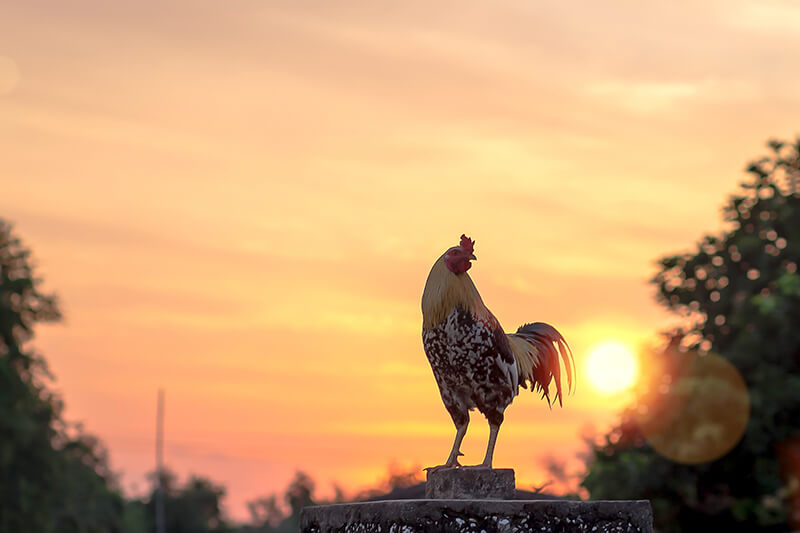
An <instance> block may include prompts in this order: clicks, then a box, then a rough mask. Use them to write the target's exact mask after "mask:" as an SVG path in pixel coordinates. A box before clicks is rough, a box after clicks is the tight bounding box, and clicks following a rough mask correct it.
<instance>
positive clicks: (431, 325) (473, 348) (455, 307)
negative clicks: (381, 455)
mask: <svg viewBox="0 0 800 533" xmlns="http://www.w3.org/2000/svg"><path fill="white" fill-rule="evenodd" d="M474 245H475V242H474V241H472V240H471V239H469V238H468V237H467V236H466V235H462V236H461V243H460V244H459V246H454V247H452V248H450V249H449V250H447V251H446V252H445V253H444V254H443V255H442V256H441V257H440V258H439V259H438V260H437V261H436V263H434V265H433V268H431V272H430V274H428V280H427V281H426V282H425V290H424V292H423V293H422V343H423V345H424V347H425V354H426V355H427V356H428V361H429V362H430V364H431V368H432V369H433V376H434V378H435V379H436V384H437V385H438V386H439V392H440V393H441V395H442V401H443V402H444V406H445V408H446V409H447V412H448V413H450V416H451V418H452V419H453V423H454V424H455V426H456V438H455V441H454V442H453V448H452V450H451V451H450V455H449V456H448V458H447V461H446V462H445V463H444V464H443V465H439V466H435V467H431V468H429V469H427V470H439V469H444V468H458V467H460V466H461V465H460V464H459V462H458V457H459V456H460V455H462V453H461V451H460V448H461V442H462V440H463V439H464V435H465V434H466V432H467V425H468V424H469V411H470V410H472V409H475V408H477V409H478V410H479V411H480V412H481V413H483V415H484V416H485V417H486V419H487V420H488V421H489V443H488V445H487V447H486V456H485V457H484V459H483V463H481V464H480V465H477V466H478V467H485V468H491V467H492V456H493V455H494V447H495V443H496V441H497V433H498V431H499V430H500V424H502V423H503V413H504V412H505V410H506V408H507V407H508V406H509V405H510V404H511V402H512V401H513V400H514V397H515V396H516V395H517V393H518V392H519V387H523V388H527V387H528V386H530V388H531V391H533V390H536V391H538V392H541V393H542V398H546V399H547V403H548V405H551V398H550V383H551V382H554V384H555V397H554V398H553V399H552V401H555V400H558V404H559V405H561V403H562V402H561V399H562V394H563V393H562V387H561V361H563V363H564V369H565V371H566V374H567V390H568V391H571V390H572V378H573V373H574V369H575V363H574V360H573V357H572V351H571V350H570V348H569V345H568V344H567V342H566V340H564V337H562V336H561V334H560V333H559V332H558V331H556V329H555V328H554V327H553V326H550V325H549V324H545V323H543V322H534V323H532V324H525V325H524V326H521V327H520V328H519V329H518V330H517V332H516V333H508V334H507V333H504V332H503V328H502V327H501V326H500V322H498V320H497V318H495V316H494V315H493V314H492V312H491V311H489V309H488V308H487V307H486V305H484V303H483V300H482V299H481V296H480V294H478V289H476V288H475V284H474V283H473V282H472V279H471V278H470V277H469V274H467V270H469V269H470V267H471V266H472V263H471V262H470V261H475V260H476V259H477V258H476V257H475V254H474ZM559 355H560V357H559Z"/></svg>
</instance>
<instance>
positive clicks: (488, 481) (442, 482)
mask: <svg viewBox="0 0 800 533" xmlns="http://www.w3.org/2000/svg"><path fill="white" fill-rule="evenodd" d="M514 489H515V485H514V470H512V469H511V468H472V467H470V468H449V469H444V470H432V471H429V472H428V480H427V483H425V497H426V498H430V499H444V500H480V499H489V500H513V499H514Z"/></svg>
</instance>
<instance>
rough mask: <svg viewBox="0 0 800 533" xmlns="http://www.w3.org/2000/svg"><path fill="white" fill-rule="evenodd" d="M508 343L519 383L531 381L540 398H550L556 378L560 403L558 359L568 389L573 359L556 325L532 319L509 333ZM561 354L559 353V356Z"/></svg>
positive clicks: (523, 384) (573, 363)
mask: <svg viewBox="0 0 800 533" xmlns="http://www.w3.org/2000/svg"><path fill="white" fill-rule="evenodd" d="M508 343H509V344H510V345H511V351H512V352H513V354H514V359H516V361H517V370H518V373H519V383H520V385H522V386H523V387H525V388H527V387H526V385H525V382H526V381H528V382H530V384H531V390H532V391H533V390H536V391H539V392H541V393H542V397H543V398H547V403H548V405H549V404H550V403H551V400H550V381H551V380H552V381H555V385H556V398H555V399H557V400H558V405H561V397H562V391H561V363H562V361H563V363H564V370H565V371H566V373H567V390H568V391H570V392H571V391H572V390H573V387H572V381H573V374H574V372H575V360H574V358H573V357H572V350H571V349H570V347H569V345H568V344H567V341H566V340H564V337H563V336H562V335H561V333H559V332H558V331H557V330H556V328H554V327H553V326H551V325H550V324H545V323H544V322H534V323H533V324H525V325H524V326H521V327H520V328H519V329H518V330H517V332H516V333H509V334H508ZM559 355H560V357H559Z"/></svg>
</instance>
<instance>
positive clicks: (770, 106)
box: [0, 0, 800, 518]
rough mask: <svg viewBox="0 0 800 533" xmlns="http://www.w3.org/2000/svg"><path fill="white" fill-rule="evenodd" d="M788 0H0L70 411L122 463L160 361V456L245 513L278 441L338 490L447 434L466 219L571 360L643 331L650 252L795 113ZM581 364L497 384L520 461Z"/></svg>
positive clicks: (535, 445)
mask: <svg viewBox="0 0 800 533" xmlns="http://www.w3.org/2000/svg"><path fill="white" fill-rule="evenodd" d="M798 27H800V7H798V6H797V4H796V3H792V2H788V1H787V2H776V1H773V2H769V1H752V2H737V1H726V2H705V3H703V6H702V7H697V6H696V5H695V4H694V3H685V2H678V3H674V2H673V3H657V4H656V3H651V2H648V3H640V2H623V1H619V2H603V3H598V2H589V1H586V2H578V3H562V2H531V1H528V0H525V1H510V0H508V1H496V2H473V1H466V2H465V1H462V0H459V1H438V2H423V1H404V2H393V3H387V2H374V1H364V0H361V1H354V2H327V1H323V0H306V1H296V0H293V1H284V2H280V1H275V2H255V1H240V2H236V3H235V4H223V3H219V2H212V1H211V0H193V1H184V2H170V3H167V4H165V3H162V2H151V1H140V2H124V3H123V2H103V1H100V0H83V1H78V2H68V3H67V2H56V1H52V2H38V1H31V2H18V3H17V4H16V5H13V4H12V5H8V4H6V5H4V6H3V7H0V180H1V181H0V184H1V188H0V216H2V217H4V218H7V219H9V220H11V221H12V222H14V223H15V224H16V228H17V232H18V233H19V234H20V235H21V236H22V237H23V238H24V239H25V241H26V243H27V244H28V245H29V246H31V247H32V248H33V249H34V252H35V256H36V258H37V261H38V264H39V268H40V273H41V274H42V276H43V277H44V278H45V280H46V285H45V286H46V287H47V288H50V289H53V290H56V291H57V292H58V293H59V295H60V297H61V301H62V306H63V308H64V311H65V316H66V320H65V321H64V324H63V325H60V326H48V327H46V328H42V329H41V330H40V335H39V338H38V340H37V343H36V344H37V346H38V347H39V348H40V350H41V351H42V352H43V353H44V355H45V356H46V358H47V359H48V361H49V362H50V365H51V367H52V370H53V372H54V374H55V376H56V378H57V381H56V383H55V386H56V387H57V389H58V390H59V391H61V393H62V394H63V395H64V398H65V401H66V404H67V416H68V417H69V418H70V419H71V420H80V421H83V422H84V423H85V426H86V429H87V430H88V431H90V432H92V433H95V434H97V435H99V436H100V437H101V438H102V439H103V440H104V441H105V443H106V444H107V445H108V447H109V449H110V452H111V461H112V465H113V467H114V468H115V469H117V470H119V471H121V472H123V473H124V475H123V477H122V480H123V485H124V486H125V487H126V488H128V489H132V490H139V491H141V490H143V489H144V488H145V487H146V483H145V481H144V477H143V476H144V473H145V472H147V471H149V470H151V469H152V468H153V458H154V453H153V447H154V444H153V426H154V414H155V398H156V390H157V388H158V387H159V386H160V385H163V386H164V387H165V388H166V396H167V448H166V457H167V461H168V463H169V465H170V466H172V467H173V468H174V469H176V470H177V471H178V472H179V473H180V474H181V475H185V474H187V473H189V472H197V473H201V474H206V475H209V476H210V477H212V478H213V479H214V480H216V481H218V482H221V483H224V484H225V485H226V486H227V487H228V490H229V495H230V496H229V498H228V504H229V505H228V509H229V512H230V513H231V514H232V515H233V516H235V517H238V518H242V517H245V516H246V512H245V508H244V505H243V502H244V501H245V500H246V499H248V498H253V497H256V496H259V495H263V494H266V493H269V492H272V491H275V490H281V489H282V488H283V487H284V486H285V484H286V483H287V481H288V480H289V478H290V477H291V475H292V473H293V471H294V469H296V468H303V469H305V470H307V471H308V472H309V473H311V474H312V476H314V477H315V479H317V480H318V483H319V485H320V489H321V492H322V493H329V492H330V483H331V482H332V481H334V480H337V481H339V482H340V483H341V484H342V485H344V486H345V487H346V488H347V489H350V490H354V489H357V488H359V487H363V486H365V485H368V484H370V483H372V482H374V481H376V480H377V479H379V478H380V477H381V476H382V475H383V473H384V472H385V471H386V468H387V466H388V464H389V463H390V462H392V461H396V462H398V463H399V464H401V465H410V464H419V465H423V466H425V465H431V464H438V463H440V462H441V461H443V460H444V459H445V457H446V455H447V453H448V451H449V447H450V445H451V442H452V437H453V428H452V425H451V422H450V420H449V417H448V415H447V413H446V411H445V410H444V408H443V406H442V405H441V400H440V399H439V397H438V392H437V390H436V386H435V384H434V381H433V378H432V376H431V373H430V369H429V367H428V364H427V361H426V359H425V356H424V353H423V351H422V346H421V341H420V323H421V313H420V310H419V298H420V295H421V292H422V287H423V283H424V281H425V277H426V276H427V273H428V270H429V268H430V266H431V264H432V263H433V262H434V261H435V260H436V258H437V257H438V256H439V255H440V254H441V253H442V252H443V251H444V250H445V249H446V248H448V247H449V246H452V245H454V244H455V243H456V242H457V239H458V236H459V235H461V233H462V232H466V233H467V234H468V235H470V236H471V237H472V238H474V239H475V240H476V241H477V245H476V253H477V255H478V257H479V258H480V260H479V261H478V262H477V263H476V264H475V266H474V268H473V269H472V271H471V274H472V276H473V279H474V280H475V282H476V284H477V286H478V288H479V290H480V291H481V294H482V296H483V298H484V300H485V302H486V303H487V305H488V306H489V307H490V308H491V309H492V310H493V311H494V313H495V314H496V315H497V316H498V318H499V319H500V321H501V323H503V324H504V326H505V327H506V329H509V330H511V329H514V328H516V327H517V326H518V325H519V324H520V323H522V322H525V321H536V320H543V321H547V322H550V323H552V324H554V325H556V326H557V327H558V328H559V329H560V330H561V331H562V332H563V333H564V335H565V336H566V337H567V339H568V340H569V341H570V343H571V344H572V346H573V348H574V350H575V354H576V360H577V363H578V365H579V368H580V369H582V368H583V367H584V364H585V360H586V356H587V353H588V350H589V349H590V348H591V347H592V346H593V345H595V344H597V343H598V342H602V341H603V340H620V341H623V342H627V343H631V344H634V345H635V344H636V343H639V342H642V341H646V340H648V339H652V338H653V336H654V334H655V333H656V332H657V331H658V330H659V329H661V328H663V327H664V326H665V325H667V324H669V323H670V320H671V318H670V317H668V316H667V315H666V314H665V313H664V312H663V311H661V310H660V309H659V308H658V307H657V305H656V304H655V303H654V301H653V291H652V290H651V288H650V287H648V286H647V283H646V280H647V279H648V278H649V277H650V276H651V275H652V274H653V272H654V266H653V260H654V259H656V258H657V257H659V256H660V255H662V254H664V253H667V252H670V251H677V250H681V249H685V248H687V247H688V246H690V245H691V244H692V243H693V242H695V240H696V239H697V238H698V237H699V235H700V234H701V232H702V231H704V230H713V229H716V228H719V227H720V222H719V218H720V217H719V207H720V206H721V205H722V202H723V199H724V196H725V194H727V193H729V192H731V191H733V190H734V189H735V187H736V183H737V182H738V181H739V180H741V179H742V178H743V174H742V169H743V167H744V164H745V162H746V161H747V160H749V159H751V158H753V157H755V156H758V155H759V154H761V153H762V152H763V151H764V149H763V143H764V141H766V139H767V138H768V137H771V136H778V137H791V136H793V135H795V134H796V133H797V132H798V117H800V97H799V96H798V95H800V71H799V70H798V69H797V68H796V67H797V65H798V64H800V32H798V31H796V30H797V28H798ZM578 387H579V391H578V393H577V394H576V395H575V396H573V397H569V398H567V400H568V401H567V402H566V405H565V407H564V409H555V410H553V411H552V412H549V411H548V410H547V407H546V406H545V405H544V403H543V402H541V401H539V400H538V399H537V398H536V396H534V395H530V394H528V395H524V394H523V395H522V396H521V397H520V398H518V400H517V401H516V402H515V403H514V405H513V407H511V408H510V409H509V411H508V414H507V418H506V420H507V422H506V424H505V425H504V426H503V430H502V431H501V434H500V439H499V443H498V448H497V453H496V456H495V464H496V465H497V466H513V467H514V468H516V470H517V475H518V479H519V480H520V481H521V483H520V485H521V486H523V487H525V486H530V485H531V484H534V483H536V484H540V483H542V482H543V481H545V480H546V477H545V475H544V473H543V470H542V468H541V465H540V460H541V458H542V457H544V456H545V455H547V454H554V455H557V456H560V457H572V456H573V455H574V453H575V452H576V451H577V450H578V449H579V448H580V445H581V444H580V439H579V434H580V432H581V431H582V429H583V428H584V427H586V426H587V424H592V425H593V426H594V427H595V429H597V430H602V429H603V428H604V427H606V426H607V424H608V423H610V422H611V421H612V420H613V418H614V413H615V412H616V410H617V409H618V408H619V406H620V405H621V404H622V402H623V398H619V397H608V396H600V395H598V394H597V393H595V392H593V390H592V388H591V386H590V385H589V384H588V383H587V382H586V380H585V379H584V377H583V376H581V379H580V382H579V384H578ZM473 421H474V424H473V426H472V427H471V430H470V432H469V433H468V436H467V440H466V442H465V448H464V451H465V452H466V454H467V458H466V461H472V462H479V461H480V460H481V458H482V453H483V449H484V446H485V438H486V435H487V429H486V426H485V422H484V421H483V419H482V418H481V417H476V418H474V419H473Z"/></svg>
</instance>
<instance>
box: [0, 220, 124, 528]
mask: <svg viewBox="0 0 800 533" xmlns="http://www.w3.org/2000/svg"><path fill="white" fill-rule="evenodd" d="M40 284H41V281H40V280H39V279H38V278H37V277H36V276H35V274H34V271H33V267H32V266H31V262H30V251H29V250H27V249H26V248H25V247H24V246H23V245H22V243H21V242H20V240H19V239H18V238H17V237H16V236H15V235H14V234H13V233H12V228H11V226H10V225H9V224H7V223H6V222H5V221H3V220H2V219H0V532H18V531H41V532H45V533H46V532H50V531H58V532H59V533H61V532H65V533H70V532H105V531H109V532H110V531H118V530H119V526H120V523H121V513H122V508H123V502H122V498H121V497H120V496H119V494H118V493H117V491H116V490H115V489H114V480H113V477H112V476H111V473H110V472H109V470H108V466H107V459H106V454H105V452H104V450H103V449H102V447H101V446H100V444H99V442H98V441H97V440H96V439H94V438H93V437H91V436H89V435H85V434H84V433H83V432H82V431H81V428H80V427H77V426H76V427H70V426H69V425H68V424H66V423H65V422H64V421H63V419H62V418H61V411H62V405H61V402H60V400H59V398H58V397H57V396H55V395H54V394H53V393H52V392H50V391H49V390H48V388H47V386H46V380H47V379H48V377H49V375H48V372H47V367H46V365H45V362H44V360H43V359H42V358H41V357H40V356H39V355H38V354H36V353H35V352H34V351H33V350H32V349H31V348H30V346H29V341H30V340H31V339H32V338H33V336H34V326H35V325H36V324H37V323H39V322H46V321H57V320H59V319H60V318H61V314H60V311H59V309H58V305H57V301H56V298H55V296H53V295H52V294H46V293H44V292H42V291H41V290H40Z"/></svg>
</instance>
